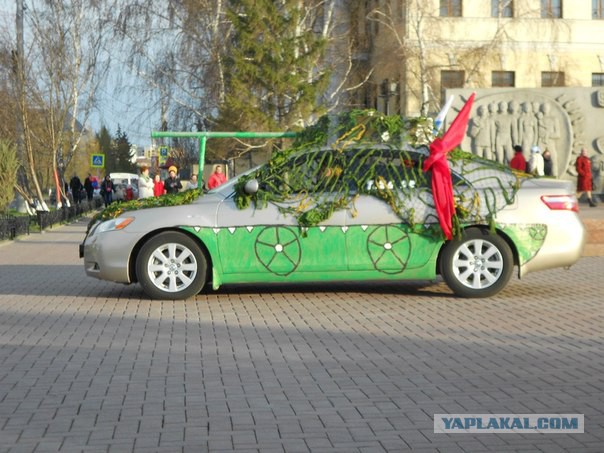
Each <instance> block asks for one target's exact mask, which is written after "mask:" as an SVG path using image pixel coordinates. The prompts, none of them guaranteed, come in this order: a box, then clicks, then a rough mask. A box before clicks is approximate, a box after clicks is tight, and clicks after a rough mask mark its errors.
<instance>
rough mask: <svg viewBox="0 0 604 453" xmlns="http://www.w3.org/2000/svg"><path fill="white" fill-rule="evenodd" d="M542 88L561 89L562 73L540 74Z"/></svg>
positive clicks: (562, 84)
mask: <svg viewBox="0 0 604 453" xmlns="http://www.w3.org/2000/svg"><path fill="white" fill-rule="evenodd" d="M541 86H542V87H563V86H564V73H563V72H546V71H544V72H542V73H541Z"/></svg>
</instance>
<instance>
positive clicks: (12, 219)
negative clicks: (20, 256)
mask: <svg viewBox="0 0 604 453" xmlns="http://www.w3.org/2000/svg"><path fill="white" fill-rule="evenodd" d="M29 221H30V218H29V216H23V217H17V216H14V215H8V214H0V241H3V240H5V239H15V237H16V236H19V235H23V234H29Z"/></svg>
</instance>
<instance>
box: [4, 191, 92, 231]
mask: <svg viewBox="0 0 604 453" xmlns="http://www.w3.org/2000/svg"><path fill="white" fill-rule="evenodd" d="M102 205H103V201H102V200H101V199H98V198H95V199H93V200H92V201H90V202H88V201H87V200H84V201H82V202H81V203H79V204H74V205H72V206H70V207H63V208H61V209H56V210H52V211H37V212H36V215H34V216H27V215H26V216H13V215H8V214H0V241H3V240H6V239H11V240H12V239H15V237H17V236H22V235H26V234H29V232H30V226H31V225H32V224H37V225H38V226H39V227H40V231H44V230H45V229H47V228H51V227H52V226H53V225H56V224H60V223H65V222H69V221H71V220H73V219H75V218H78V217H81V216H82V215H83V214H85V213H86V212H89V211H93V210H96V209H99V208H100V207H101V206H102Z"/></svg>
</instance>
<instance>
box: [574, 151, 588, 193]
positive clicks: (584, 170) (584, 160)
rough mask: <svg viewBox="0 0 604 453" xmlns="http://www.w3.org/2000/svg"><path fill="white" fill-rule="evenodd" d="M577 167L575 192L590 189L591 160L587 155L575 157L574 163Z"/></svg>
mask: <svg viewBox="0 0 604 453" xmlns="http://www.w3.org/2000/svg"><path fill="white" fill-rule="evenodd" d="M575 168H576V169H577V174H578V176H577V192H587V191H590V190H591V187H592V184H591V161H590V160H589V157H587V156H579V157H577V162H576V163H575Z"/></svg>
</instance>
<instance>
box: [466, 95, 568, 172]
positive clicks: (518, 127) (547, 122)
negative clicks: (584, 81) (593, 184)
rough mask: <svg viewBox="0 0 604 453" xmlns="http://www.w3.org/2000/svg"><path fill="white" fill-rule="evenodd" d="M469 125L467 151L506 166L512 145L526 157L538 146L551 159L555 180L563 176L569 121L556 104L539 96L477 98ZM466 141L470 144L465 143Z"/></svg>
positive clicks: (510, 155) (512, 149) (510, 157)
mask: <svg viewBox="0 0 604 453" xmlns="http://www.w3.org/2000/svg"><path fill="white" fill-rule="evenodd" d="M475 109H476V110H475V113H474V114H473V115H472V117H471V119H470V123H469V125H468V132H467V135H468V138H467V139H466V140H465V141H464V145H467V143H468V142H469V145H470V146H469V148H468V147H467V146H466V148H467V149H469V150H471V151H472V152H473V153H474V154H478V155H479V156H482V157H486V158H488V159H493V160H496V161H497V162H500V163H502V164H509V162H510V161H511V160H512V158H513V157H514V148H513V147H514V145H520V146H522V149H523V151H524V155H525V157H526V158H528V157H529V154H530V150H531V147H532V146H534V145H537V146H539V147H540V148H541V150H542V151H545V150H548V151H549V152H550V153H551V155H552V162H553V165H552V168H553V174H554V176H560V175H561V174H563V173H564V172H565V171H566V169H567V167H568V164H569V159H570V153H569V152H570V149H571V138H572V135H571V134H570V131H571V124H570V118H569V116H568V114H567V113H566V111H565V110H564V108H563V107H562V106H561V105H560V104H559V103H558V102H557V101H556V100H555V99H551V98H547V97H545V96H540V95H538V94H534V93H531V94H530V95H527V94H526V93H525V94H523V95H520V93H513V92H512V93H509V94H506V95H501V94H493V95H487V96H480V97H478V96H477V98H476V101H475ZM468 139H469V140H468Z"/></svg>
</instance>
